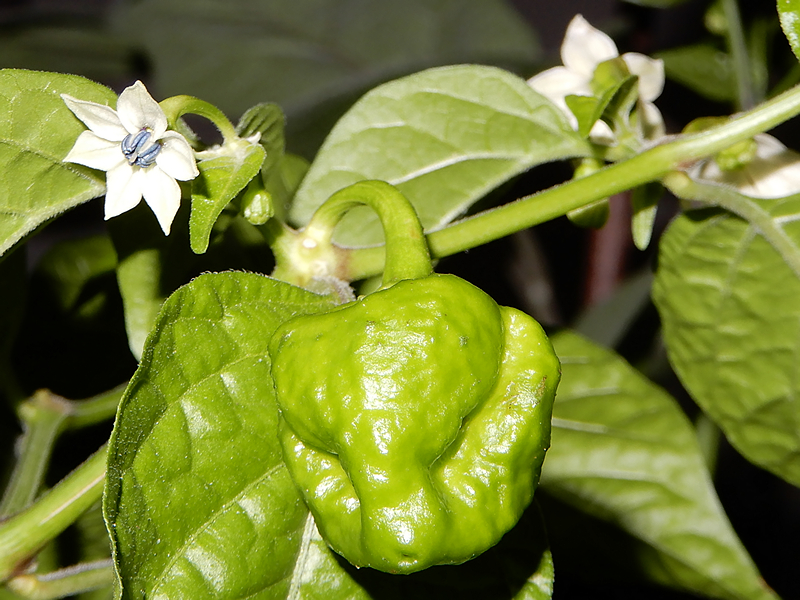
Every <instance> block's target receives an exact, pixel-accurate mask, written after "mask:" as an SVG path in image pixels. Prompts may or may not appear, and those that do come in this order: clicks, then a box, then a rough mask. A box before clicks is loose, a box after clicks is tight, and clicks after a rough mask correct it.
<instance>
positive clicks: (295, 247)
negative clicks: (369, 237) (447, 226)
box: [271, 181, 432, 287]
mask: <svg viewBox="0 0 800 600" xmlns="http://www.w3.org/2000/svg"><path fill="white" fill-rule="evenodd" d="M362 205H363V206H368V207H370V208H371V209H372V210H374V211H375V212H376V213H377V214H378V217H379V218H380V222H381V225H382V226H383V231H384V234H385V238H386V240H387V243H386V245H385V246H381V247H380V252H381V264H382V265H383V266H384V269H383V270H384V274H383V287H388V286H390V285H392V284H393V283H395V282H397V281H400V280H401V279H416V278H418V277H424V276H426V275H429V274H430V273H431V270H432V267H431V259H430V255H429V254H428V247H427V245H426V243H425V236H424V234H423V233H422V225H421V224H420V222H419V218H418V217H417V214H416V212H414V208H413V207H412V206H411V203H410V202H409V201H408V200H407V199H406V197H405V196H403V194H401V193H400V192H399V191H398V190H397V189H396V188H395V187H394V186H392V185H390V184H388V183H386V182H384V181H360V182H358V183H355V184H353V185H351V186H348V187H346V188H344V189H342V190H339V191H338V192H336V193H335V194H333V196H331V197H330V198H328V200H326V201H325V202H324V203H323V204H322V205H321V206H320V207H319V208H318V209H317V210H316V212H315V213H314V215H313V216H312V217H311V220H310V221H309V222H308V225H306V227H305V228H304V229H303V230H302V231H301V232H300V233H299V234H298V235H295V236H287V235H286V234H284V233H282V232H274V233H273V234H272V242H271V245H272V247H273V250H274V251H275V257H276V267H275V271H273V273H272V277H274V278H276V279H282V280H283V281H288V282H290V283H294V284H296V285H301V286H306V285H308V283H309V282H310V281H311V280H313V279H319V278H324V277H331V276H337V275H338V272H337V271H336V266H339V267H341V266H344V268H345V269H346V268H347V266H346V261H345V262H344V265H342V263H341V261H340V260H339V261H337V258H339V257H340V256H341V254H340V253H338V252H337V250H336V247H335V246H334V244H333V243H332V241H331V238H332V236H333V230H334V228H335V227H336V225H337V224H338V223H339V221H340V220H341V219H342V217H343V216H344V215H345V214H347V212H348V211H350V210H351V209H353V208H355V207H357V206H362ZM281 236H283V237H281ZM384 248H385V250H384ZM384 253H385V254H386V256H385V258H384V257H383V254H384ZM331 265H336V266H334V267H333V270H331V271H330V272H329V271H326V269H327V268H329V267H330V266H331Z"/></svg>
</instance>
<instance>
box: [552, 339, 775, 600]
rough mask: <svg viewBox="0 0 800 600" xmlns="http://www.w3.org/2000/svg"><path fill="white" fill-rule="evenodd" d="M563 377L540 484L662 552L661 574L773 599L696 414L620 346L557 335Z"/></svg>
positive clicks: (699, 586)
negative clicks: (709, 459) (733, 517)
mask: <svg viewBox="0 0 800 600" xmlns="http://www.w3.org/2000/svg"><path fill="white" fill-rule="evenodd" d="M553 343H554V346H555V349H556V352H557V354H558V356H559V358H560V359H561V364H562V369H563V373H562V380H561V384H560V385H559V389H558V397H557V398H556V403H555V407H554V410H553V432H552V447H551V448H550V450H549V451H548V453H547V460H546V461H545V464H544V468H543V471H542V480H541V484H540V485H541V486H542V488H543V489H544V490H545V491H547V492H548V493H550V494H552V495H553V496H555V497H556V498H559V499H561V500H562V501H564V502H566V503H567V504H570V505H572V506H574V507H575V508H578V509H579V510H583V511H585V512H587V513H589V514H591V515H594V516H596V517H599V518H601V519H603V520H605V521H609V522H612V523H616V524H617V525H619V526H620V527H621V528H622V529H623V530H624V531H626V532H628V533H629V534H631V535H633V536H634V537H636V538H638V539H640V540H642V541H644V542H646V543H647V544H648V545H649V546H651V547H652V548H653V549H654V550H655V551H656V552H655V553H652V554H651V556H650V558H649V559H648V560H646V561H643V562H644V564H643V565H642V567H643V568H644V569H645V570H646V571H647V573H648V574H649V576H650V577H651V578H652V579H654V580H655V581H657V582H659V583H662V584H666V585H670V586H673V587H678V588H683V589H687V590H690V591H693V592H696V593H701V594H704V595H708V596H711V597H715V598H725V599H729V600H734V599H736V600H754V599H757V598H761V599H769V598H771V599H774V598H775V595H774V594H773V593H772V592H771V590H769V588H767V587H766V585H765V584H764V583H763V581H762V580H761V578H760V576H759V574H758V571H757V570H756V568H755V566H754V565H753V563H752V560H751V559H750V557H749V556H748V554H747V552H746V551H745V549H744V548H743V547H742V545H741V542H740V541H739V539H738V538H737V537H736V534H735V533H734V531H733V529H732V528H731V525H730V523H729V521H728V519H727V517H726V515H725V513H724V512H723V510H722V507H721V506H720V504H719V500H718V499H717V497H716V494H715V493H714V488H713V486H712V484H711V479H710V476H709V474H708V472H707V470H706V467H705V464H704V461H703V457H702V454H701V452H700V448H699V446H698V444H697V439H696V438H695V436H694V431H693V429H692V426H691V423H690V422H689V420H688V419H687V418H686V416H685V415H684V414H683V412H682V411H681V409H680V407H679V406H678V404H677V403H676V402H675V401H674V400H673V399H672V398H671V397H670V396H669V395H668V394H666V393H665V392H664V391H663V390H661V389H660V388H659V387H657V386H656V385H654V384H652V383H651V382H650V381H648V380H647V379H645V378H644V377H643V376H642V375H641V374H639V373H638V372H637V371H635V370H634V369H633V368H632V367H631V366H630V365H628V364H627V363H626V362H625V361H624V360H623V359H622V358H620V357H619V356H617V355H616V354H614V353H613V352H611V351H609V350H606V349H603V348H600V347H599V346H596V345H594V344H592V343H591V342H589V341H587V340H585V339H583V338H581V337H579V336H577V335H575V334H572V333H569V332H563V333H560V334H558V335H556V336H555V337H554V338H553Z"/></svg>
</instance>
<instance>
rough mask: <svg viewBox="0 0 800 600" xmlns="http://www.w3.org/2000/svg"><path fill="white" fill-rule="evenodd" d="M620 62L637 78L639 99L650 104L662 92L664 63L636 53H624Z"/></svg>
mask: <svg viewBox="0 0 800 600" xmlns="http://www.w3.org/2000/svg"><path fill="white" fill-rule="evenodd" d="M622 60H624V61H625V64H626V65H628V70H629V71H630V72H631V75H636V76H638V77H639V98H641V99H642V100H644V101H645V102H652V101H653V100H655V99H656V98H658V97H659V96H660V95H661V92H663V91H664V61H663V60H661V59H655V58H650V57H649V56H645V55H644V54H639V53H638V52H626V53H625V54H623V55H622Z"/></svg>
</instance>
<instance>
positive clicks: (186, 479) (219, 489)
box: [104, 273, 332, 600]
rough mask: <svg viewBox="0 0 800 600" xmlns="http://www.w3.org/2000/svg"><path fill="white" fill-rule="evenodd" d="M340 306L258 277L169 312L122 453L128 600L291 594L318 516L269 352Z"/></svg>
mask: <svg viewBox="0 0 800 600" xmlns="http://www.w3.org/2000/svg"><path fill="white" fill-rule="evenodd" d="M331 306H332V305H331V303H330V302H329V301H328V300H327V299H326V298H324V297H321V296H317V295H315V294H312V293H311V292H307V291H305V290H302V289H300V288H296V287H293V286H290V285H289V284H286V283H282V282H278V281H275V280H271V279H269V278H267V277H264V276H261V275H255V274H247V273H222V274H209V275H203V276H201V277H199V278H197V279H195V280H194V281H193V282H192V283H190V284H188V285H187V286H185V287H183V288H181V289H180V290H178V291H177V292H176V293H175V294H173V295H172V296H171V297H170V298H169V300H168V301H167V302H166V303H165V305H164V309H163V311H162V312H161V314H160V316H159V319H158V322H157V324H156V328H155V330H154V332H153V334H152V336H151V337H150V340H149V344H148V347H147V349H146V351H145V354H144V357H143V359H142V363H141V366H140V368H139V369H138V371H137V372H136V374H135V376H134V378H133V380H132V381H131V384H130V385H129V387H128V390H127V391H126V394H125V396H124V398H123V400H122V403H121V405H120V410H119V413H118V416H117V422H116V425H115V428H114V432H113V434H112V437H111V442H110V447H109V467H108V469H109V470H108V481H107V489H106V495H105V501H104V511H105V515H106V518H107V520H108V522H109V524H110V526H111V532H112V537H113V546H114V550H115V557H116V560H117V568H118V570H119V574H120V576H121V579H122V584H123V598H141V597H148V598H151V597H152V598H156V597H163V598H170V599H171V600H177V599H179V598H187V599H188V598H244V597H256V596H258V597H284V594H285V592H286V590H288V588H289V586H290V583H291V581H290V580H291V576H292V569H293V563H294V562H295V557H296V554H297V552H298V550H299V543H300V540H301V537H302V532H303V529H304V527H305V522H306V509H305V507H304V505H303V504H302V501H301V500H300V496H299V495H298V493H297V491H296V490H295V488H294V485H293V483H292V482H291V479H290V478H289V474H288V472H287V471H286V469H285V468H284V466H283V459H282V458H281V450H280V445H279V443H278V439H277V436H276V434H275V432H276V430H277V425H278V413H277V406H276V404H275V398H274V391H273V387H272V379H271V376H270V362H269V357H268V355H267V344H268V342H269V339H270V336H271V335H272V333H273V331H274V330H275V329H276V328H277V326H278V325H279V324H280V323H282V322H283V321H285V320H286V319H288V318H290V317H292V316H295V315H297V314H302V313H308V312H315V311H319V310H322V309H326V308H330V307H331Z"/></svg>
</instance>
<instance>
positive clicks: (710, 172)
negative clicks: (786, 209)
mask: <svg viewBox="0 0 800 600" xmlns="http://www.w3.org/2000/svg"><path fill="white" fill-rule="evenodd" d="M753 139H755V141H756V143H757V144H758V147H757V149H756V156H755V158H753V160H752V161H750V163H749V164H747V165H746V166H744V167H742V168H741V169H737V170H735V171H723V170H722V169H720V168H719V165H717V163H716V161H713V160H707V161H703V162H702V163H700V164H698V165H696V166H694V167H692V168H691V169H689V170H688V171H687V174H688V175H689V177H691V178H692V179H695V180H697V181H700V182H705V183H711V184H716V185H725V186H731V187H734V188H736V190H737V191H738V192H739V193H741V194H744V195H745V196H750V197H752V198H763V199H771V198H784V197H786V196H791V195H793V194H797V193H800V154H798V153H797V152H794V151H793V150H789V149H788V148H787V147H786V146H784V145H783V144H782V143H781V142H780V141H778V140H777V139H775V138H774V137H772V136H771V135H767V134H763V133H762V134H758V135H756V136H754V138H753Z"/></svg>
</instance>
